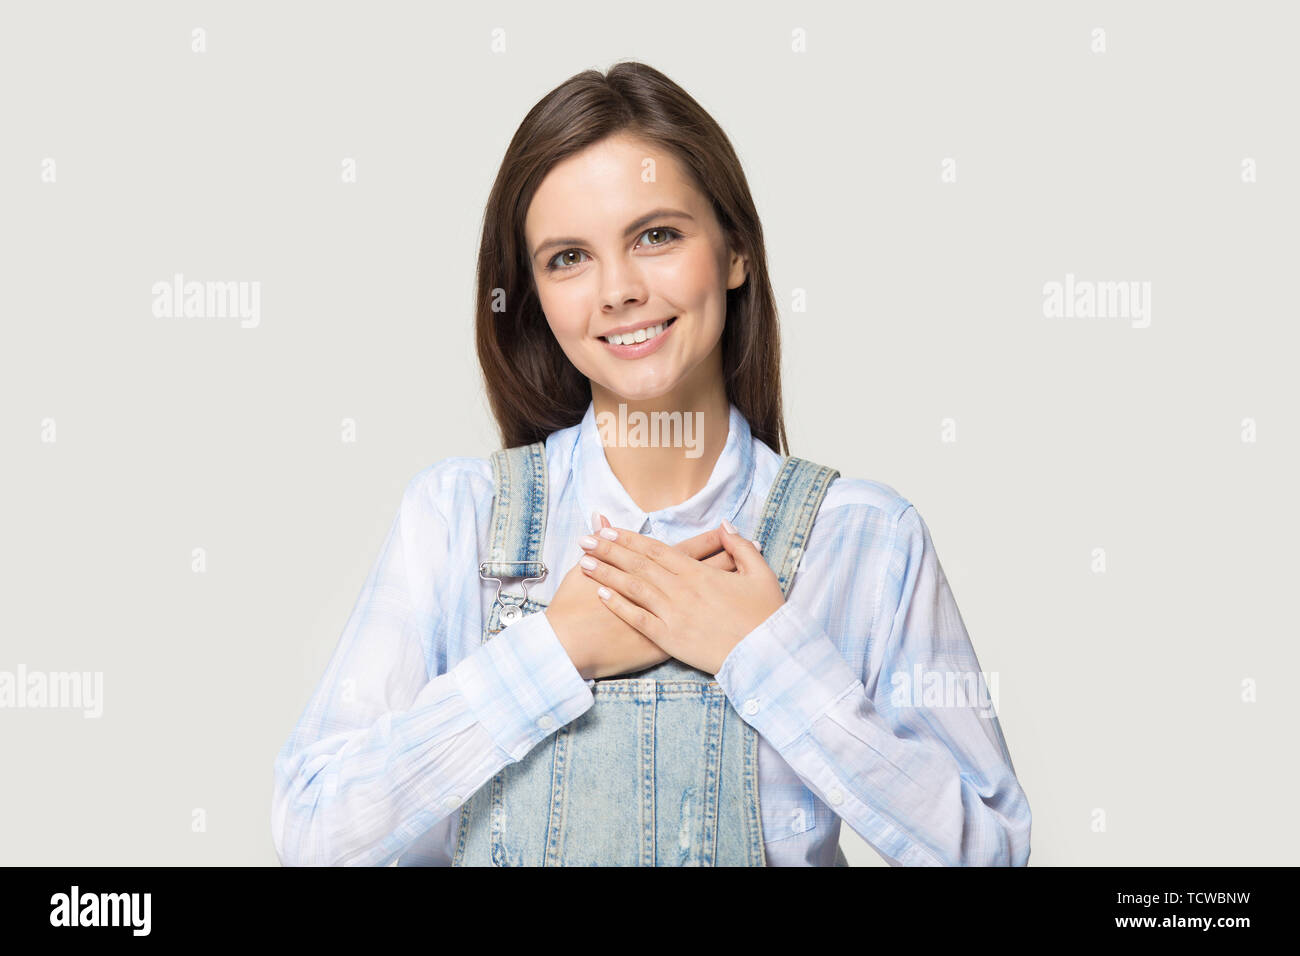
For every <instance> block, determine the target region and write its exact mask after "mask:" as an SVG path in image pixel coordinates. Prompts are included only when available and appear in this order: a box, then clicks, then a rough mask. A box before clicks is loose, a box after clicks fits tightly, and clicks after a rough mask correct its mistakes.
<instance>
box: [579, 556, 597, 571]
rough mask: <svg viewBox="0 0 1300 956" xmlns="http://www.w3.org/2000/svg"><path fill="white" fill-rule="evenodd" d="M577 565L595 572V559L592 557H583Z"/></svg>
mask: <svg viewBox="0 0 1300 956" xmlns="http://www.w3.org/2000/svg"><path fill="white" fill-rule="evenodd" d="M578 563H579V564H581V565H582V566H583V567H584V568H586V569H587V570H588V571H595V570H596V559H595V558H593V557H592V556H591V555H589V554H588V555H584V556H583V558H582V560H581V561H579V562H578Z"/></svg>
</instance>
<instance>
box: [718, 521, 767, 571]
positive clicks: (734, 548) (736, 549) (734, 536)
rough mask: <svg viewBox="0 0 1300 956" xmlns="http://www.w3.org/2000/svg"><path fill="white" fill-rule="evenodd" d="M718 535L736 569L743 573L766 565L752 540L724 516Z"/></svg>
mask: <svg viewBox="0 0 1300 956" xmlns="http://www.w3.org/2000/svg"><path fill="white" fill-rule="evenodd" d="M719 537H721V538H722V546H723V547H724V548H725V549H726V551H727V554H729V555H731V558H732V560H733V561H735V562H736V570H737V571H740V572H741V573H742V574H744V573H749V572H752V571H758V570H760V569H762V568H765V567H767V561H766V560H764V558H763V555H762V554H760V553H759V550H758V548H757V547H756V546H755V545H754V542H752V541H750V540H749V539H748V538H746V537H745V536H744V535H742V534H741V533H740V532H739V531H737V530H736V526H735V525H733V524H732V523H731V522H730V521H728V520H726V519H725V518H724V519H723V520H722V532H721V534H720V535H719Z"/></svg>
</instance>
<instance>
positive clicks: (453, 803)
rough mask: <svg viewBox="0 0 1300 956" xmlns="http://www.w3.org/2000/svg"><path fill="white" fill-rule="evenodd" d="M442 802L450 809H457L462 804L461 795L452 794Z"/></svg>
mask: <svg viewBox="0 0 1300 956" xmlns="http://www.w3.org/2000/svg"><path fill="white" fill-rule="evenodd" d="M442 803H443V806H445V807H446V808H447V809H448V810H455V809H456V808H457V807H458V806H460V797H458V796H456V795H455V794H452V795H451V796H450V797H448V798H447V799H446V800H444V801H442Z"/></svg>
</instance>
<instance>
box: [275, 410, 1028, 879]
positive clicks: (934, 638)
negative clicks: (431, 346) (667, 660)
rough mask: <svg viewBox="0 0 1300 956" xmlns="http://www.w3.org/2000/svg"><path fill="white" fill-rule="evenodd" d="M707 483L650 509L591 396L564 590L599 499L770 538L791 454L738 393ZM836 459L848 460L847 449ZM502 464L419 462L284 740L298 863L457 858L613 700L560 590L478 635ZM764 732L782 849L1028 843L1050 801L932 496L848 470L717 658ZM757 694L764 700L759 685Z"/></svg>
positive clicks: (559, 504)
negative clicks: (982, 663) (1010, 745)
mask: <svg viewBox="0 0 1300 956" xmlns="http://www.w3.org/2000/svg"><path fill="white" fill-rule="evenodd" d="M729 428H730V431H729V433H728V435H727V441H726V446H725V448H724V449H723V452H722V455H721V457H720V458H719V459H718V461H717V463H716V465H715V466H714V469H713V473H712V475H711V477H710V478H709V481H708V484H707V485H706V486H705V487H704V488H703V489H701V490H700V491H699V492H698V493H697V494H695V495H694V496H692V497H691V498H690V499H689V500H687V501H684V502H682V503H681V504H677V505H674V506H672V507H670V508H664V509H662V510H660V511H656V512H653V513H651V514H647V513H645V512H643V511H642V510H641V509H640V508H639V507H637V505H636V503H635V502H634V501H632V499H631V498H630V497H629V496H628V494H627V491H626V490H625V489H624V488H623V486H622V484H621V483H620V482H619V481H618V479H617V478H616V477H615V476H614V473H613V472H612V471H611V470H610V467H609V463H608V461H607V460H606V458H605V454H604V448H603V446H602V444H601V438H600V433H599V432H598V430H597V428H596V421H595V414H594V409H593V407H592V406H590V405H589V406H588V408H587V413H586V416H585V417H584V418H583V420H582V421H581V422H580V423H579V424H577V425H574V426H573V427H571V428H566V429H562V430H560V431H557V432H554V433H552V434H551V435H550V436H548V438H547V440H546V461H547V475H548V485H549V492H550V500H549V513H548V516H547V526H546V527H547V533H546V540H545V547H544V553H543V560H544V561H545V562H546V564H547V567H548V568H550V569H551V573H550V574H548V575H547V577H546V579H545V580H544V581H542V582H539V583H536V584H530V585H529V596H531V597H535V598H538V599H539V600H542V601H550V599H551V597H552V596H553V595H554V593H555V590H556V588H557V587H558V586H559V583H560V581H561V580H562V579H563V578H564V575H565V574H566V573H567V572H568V571H569V569H570V568H572V566H573V565H574V563H575V562H576V561H577V560H578V559H579V558H580V557H582V555H583V553H584V552H583V551H582V549H581V548H580V547H579V546H578V543H577V539H578V538H579V537H580V536H581V535H583V534H587V533H589V531H590V529H591V515H592V512H593V511H599V512H601V513H603V514H604V515H605V516H606V517H607V518H609V520H610V522H611V523H612V524H613V525H614V526H615V527H619V528H630V529H635V530H637V531H639V532H640V533H641V534H645V535H649V536H651V537H654V538H658V539H659V540H661V541H664V542H666V543H668V544H677V543H678V542H680V541H682V540H684V539H686V538H690V537H693V536H694V535H696V534H699V533H700V532H702V531H706V530H708V529H710V528H715V527H717V526H718V525H719V524H720V523H721V521H722V519H723V518H727V519H729V520H730V521H731V522H732V523H733V524H735V525H736V527H737V528H738V529H739V530H740V532H741V533H742V534H744V535H745V536H746V537H749V538H753V537H755V536H756V525H757V521H758V517H759V514H760V513H761V511H762V507H763V503H764V501H765V499H766V497H767V492H768V489H769V488H770V487H771V485H772V482H773V480H774V479H775V477H776V474H777V471H778V470H779V468H780V466H781V461H782V459H781V457H780V456H779V455H777V454H776V453H775V452H774V451H772V449H770V448H769V447H768V446H767V445H765V444H764V443H763V442H761V441H760V440H758V439H757V438H754V437H752V435H751V434H750V429H749V424H748V422H746V420H745V418H744V416H743V415H742V414H741V413H740V411H739V410H738V409H737V408H736V407H735V406H734V405H733V406H732V407H731V418H730V423H729ZM826 464H831V465H834V464H835V463H834V462H827V463H826ZM492 495H493V486H492V470H491V465H490V463H489V461H488V459H486V458H447V459H444V460H443V461H440V462H438V463H437V464H435V465H431V466H430V467H428V468H425V469H424V470H423V471H421V472H420V473H419V474H417V475H416V476H415V477H414V478H412V479H411V481H410V482H409V484H408V485H407V487H406V491H405V493H404V495H403V497H402V501H401V505H400V507H399V509H398V512H397V516H396V517H395V519H394V521H393V524H392V527H391V529H390V531H389V533H388V537H387V539H386V541H385V543H384V546H383V550H382V552H381V554H380V555H379V558H378V560H377V561H376V562H375V565H374V568H373V570H372V571H371V573H370V575H369V577H368V578H367V580H366V583H365V586H364V587H363V589H362V591H361V595H360V597H359V598H358V599H357V602H356V605H355V607H354V609H353V611H352V614H351V616H350V617H349V620H348V622H347V625H346V627H345V629H344V631H343V635H342V637H341V638H340V640H339V643H338V646H337V647H336V649H335V651H334V655H333V657H332V658H331V660H330V662H329V665H328V667H327V669H326V672H325V675H324V677H323V679H322V680H321V682H320V685H319V686H318V687H317V689H316V691H315V693H314V694H313V695H312V697H311V700H310V701H309V702H308V704H307V706H306V708H305V710H304V711H303V712H302V715H301V717H300V718H299V720H298V723H297V725H296V726H295V727H294V729H293V732H292V733H291V734H290V736H289V739H288V741H287V742H286V743H285V745H284V747H283V748H282V749H281V751H280V753H279V754H278V755H277V757H276V760H275V767H274V782H275V789H274V795H273V797H272V806H271V831H272V837H273V840H274V842H275V849H276V852H277V853H278V854H279V856H280V860H281V861H282V863H284V864H286V865H320V864H353V865H356V864H360V865H384V864H392V863H396V864H397V865H442V866H445V865H449V864H450V862H451V857H452V853H453V852H454V849H455V847H454V838H455V832H454V827H455V823H456V821H457V817H458V816H459V814H458V813H457V810H458V808H459V807H460V805H461V804H462V803H464V802H465V801H466V800H467V799H468V798H469V797H470V795H471V794H473V793H474V792H475V791H476V790H477V789H478V788H480V787H481V786H483V785H484V784H485V783H487V782H488V781H490V780H491V779H492V777H493V776H494V775H495V774H496V773H497V772H498V771H499V770H500V769H501V768H502V767H504V766H505V765H506V764H508V763H510V762H512V761H517V760H520V759H522V758H523V757H524V755H525V754H527V753H528V751H529V750H531V749H532V748H533V747H534V746H536V745H537V744H538V743H539V742H541V741H542V740H544V739H545V738H547V737H548V736H549V735H551V734H553V733H554V732H555V730H556V729H557V728H558V727H560V726H562V725H564V724H567V723H568V722H569V721H571V720H574V719H575V718H576V717H578V716H579V715H580V714H582V713H583V712H584V711H586V710H587V708H588V707H590V706H591V705H592V703H593V700H594V698H593V696H592V693H591V690H590V685H591V682H590V681H584V680H583V679H582V677H581V676H580V675H579V674H578V671H577V669H576V668H575V667H574V666H573V663H572V662H571V661H570V659H569V657H568V655H567V654H566V653H565V651H564V648H563V646H562V645H561V644H560V642H559V640H558V639H557V638H556V636H555V632H554V631H553V630H552V628H551V626H550V623H549V621H548V619H547V617H546V615H545V614H532V615H529V616H527V617H524V618H523V619H521V620H520V621H519V622H518V623H516V624H513V625H511V626H510V627H508V628H507V629H506V630H504V631H502V632H501V633H500V634H499V635H498V636H497V637H495V638H493V639H492V640H491V641H489V642H488V643H486V644H483V643H482V631H483V623H484V621H485V620H486V617H487V614H488V612H489V611H490V609H491V604H492V601H493V598H494V595H495V592H496V586H495V584H494V583H493V582H484V581H482V580H480V578H479V576H478V563H479V560H480V558H479V555H480V554H484V553H486V552H487V550H488V547H489V544H488V530H489V519H490V516H491V513H492ZM716 679H717V681H718V683H719V684H720V685H721V686H722V688H723V690H724V691H725V692H726V694H727V697H728V699H729V700H730V701H731V704H732V706H734V707H735V709H736V711H737V713H739V714H740V715H741V716H742V717H743V719H744V720H746V721H748V722H749V724H750V725H751V726H752V727H753V728H754V729H755V730H756V731H757V732H758V735H759V761H758V771H759V808H760V813H761V816H762V821H763V836H764V845H765V850H766V855H767V861H768V863H769V864H770V865H774V866H799V865H810V864H811V865H819V866H828V865H831V864H833V863H834V861H835V851H836V847H837V845H838V842H839V831H840V823H841V821H844V822H846V823H848V825H849V826H850V827H852V828H853V829H854V830H855V831H856V832H857V833H858V834H859V835H861V836H862V838H863V839H864V840H866V841H867V842H868V843H870V844H871V845H872V846H873V847H874V848H875V849H876V851H877V852H878V853H880V854H881V856H882V857H884V859H885V860H886V861H888V862H889V863H891V864H894V865H930V866H935V865H949V866H951V865H1016V866H1021V865H1024V864H1025V863H1026V862H1027V860H1028V857H1029V831H1030V811H1029V803H1028V801H1027V800H1026V798H1025V794H1024V791H1023V790H1022V789H1021V787H1020V784H1019V782H1018V781H1017V780H1016V776H1015V771H1014V769H1013V767H1012V763H1011V757H1010V754H1009V753H1008V751H1007V746H1006V742H1005V740H1004V738H1003V736H1002V730H1001V727H1000V725H999V723H998V720H997V717H996V715H995V713H994V711H993V709H992V706H991V703H990V700H991V699H990V697H989V696H988V692H989V691H993V690H995V688H996V681H995V680H992V681H988V682H985V681H984V680H983V678H982V677H981V676H980V669H979V663H978V661H977V659H976V656H975V651H974V649H973V648H972V646H971V642H970V638H969V637H968V636H967V634H966V629H965V626H964V625H963V623H962V619H961V615H960V613H959V612H958V610H957V604H956V602H955V601H954V599H953V595H952V592H951V591H950V590H949V587H948V582H947V579H946V578H945V576H944V573H943V569H942V567H941V566H940V564H939V559H938V556H937V555H936V554H935V551H934V546H933V544H932V543H931V540H930V532H929V529H928V528H927V527H926V525H925V522H924V521H923V520H922V519H921V516H920V514H918V513H917V510H916V508H915V507H914V506H913V505H912V504H911V503H909V502H908V501H907V500H906V499H904V498H902V497H901V496H899V494H898V493H897V492H895V491H894V490H893V489H892V488H890V487H889V486H887V485H883V484H880V483H879V482H875V481H869V480H866V479H854V478H847V477H843V476H842V477H840V478H839V479H837V480H836V481H834V482H833V483H832V484H831V485H830V488H829V489H828V491H827V494H826V497H825V499H824V501H823V503H822V506H821V511H820V512H819V513H818V516H817V519H816V522H815V524H814V525H813V529H812V532H811V534H810V535H809V538H808V541H807V544H806V547H805V550H804V558H803V561H802V563H801V564H800V567H799V572H798V574H797V575H796V577H795V579H794V584H793V586H792V588H791V590H790V593H789V598H788V600H787V602H786V604H785V605H784V606H782V608H781V609H780V610H778V611H777V612H776V613H774V614H773V615H772V616H771V617H770V618H768V620H767V621H765V622H764V623H763V624H762V625H760V626H759V627H758V628H756V629H755V630H754V631H752V632H750V633H749V634H748V635H746V637H745V638H744V639H743V640H742V641H741V642H740V643H739V644H738V645H737V646H736V647H735V648H734V649H733V650H732V652H731V654H730V655H729V656H728V657H727V659H726V661H725V663H724V664H723V667H722V670H721V671H720V672H719V673H718V674H717V675H716ZM746 705H748V706H746Z"/></svg>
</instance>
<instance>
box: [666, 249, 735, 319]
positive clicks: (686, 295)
mask: <svg viewBox="0 0 1300 956" xmlns="http://www.w3.org/2000/svg"><path fill="white" fill-rule="evenodd" d="M660 278H661V280H662V282H663V287H662V290H661V291H662V293H663V295H664V297H665V298H666V299H667V300H668V301H670V302H674V303H676V304H677V305H679V306H681V307H682V308H684V309H692V310H697V311H698V310H700V309H702V308H704V307H705V306H707V305H708V304H709V303H710V302H713V301H716V299H717V294H718V289H719V287H720V286H721V284H722V278H723V277H722V276H721V275H720V274H719V273H718V263H717V262H716V261H715V260H714V258H713V256H712V255H711V254H709V252H708V251H707V250H701V251H700V252H692V253H691V255H687V256H678V257H676V258H674V259H673V260H672V262H671V264H670V265H669V267H668V268H667V269H665V270H664V272H663V275H662V276H661V277H660Z"/></svg>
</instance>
